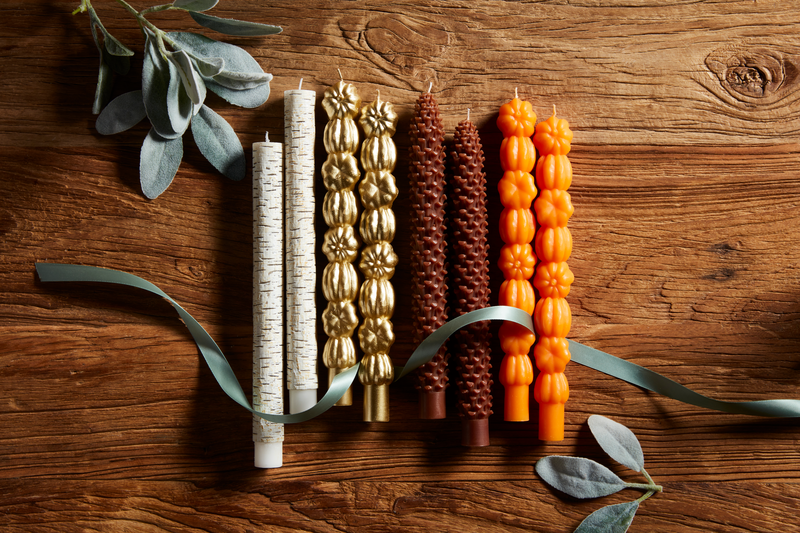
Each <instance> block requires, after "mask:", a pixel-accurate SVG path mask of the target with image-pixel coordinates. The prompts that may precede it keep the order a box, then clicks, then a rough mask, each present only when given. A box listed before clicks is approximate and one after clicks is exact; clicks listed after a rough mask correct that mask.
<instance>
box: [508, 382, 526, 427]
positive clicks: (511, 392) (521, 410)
mask: <svg viewBox="0 0 800 533" xmlns="http://www.w3.org/2000/svg"><path fill="white" fill-rule="evenodd" d="M505 391H506V400H505V409H504V413H503V417H504V420H505V421H506V422H527V421H528V420H530V414H529V412H528V399H529V387H528V386H527V385H506V388H505Z"/></svg>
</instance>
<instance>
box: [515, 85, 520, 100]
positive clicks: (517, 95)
mask: <svg viewBox="0 0 800 533" xmlns="http://www.w3.org/2000/svg"><path fill="white" fill-rule="evenodd" d="M514 98H519V93H518V92H517V88H516V87H514Z"/></svg>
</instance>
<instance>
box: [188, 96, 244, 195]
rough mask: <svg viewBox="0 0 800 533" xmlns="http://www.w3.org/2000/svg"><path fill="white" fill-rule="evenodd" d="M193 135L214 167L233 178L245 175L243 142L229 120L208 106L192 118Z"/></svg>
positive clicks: (238, 178)
mask: <svg viewBox="0 0 800 533" xmlns="http://www.w3.org/2000/svg"><path fill="white" fill-rule="evenodd" d="M192 135H193V136H194V142H195V143H196V144H197V147H198V148H199V149H200V152H201V153H202V154H203V155H204V156H205V158H206V159H208V162H209V163H211V164H212V165H213V166H214V168H216V169H217V170H219V171H220V172H221V173H222V174H224V175H225V176H227V177H228V178H230V179H232V180H237V181H238V180H241V179H242V178H244V176H245V169H246V166H245V157H244V149H243V148H242V143H241V142H240V141H239V137H237V136H236V132H234V131H233V128H232V127H231V126H230V124H228V122H227V121H226V120H225V119H224V118H222V117H221V116H219V115H218V114H217V113H215V112H214V111H213V110H212V109H211V108H209V107H208V106H203V107H201V108H200V112H199V113H197V116H196V117H194V120H192Z"/></svg>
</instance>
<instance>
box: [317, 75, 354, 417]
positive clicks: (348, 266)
mask: <svg viewBox="0 0 800 533" xmlns="http://www.w3.org/2000/svg"><path fill="white" fill-rule="evenodd" d="M322 107H323V108H324V109H325V112H326V113H327V114H328V124H327V125H326V126H325V134H324V137H323V138H324V142H325V150H326V151H327V152H328V158H327V159H326V160H325V163H324V164H323V165H322V181H323V183H324V184H325V188H326V189H327V192H326V193H325V199H324V200H323V203H322V215H323V217H324V218H325V223H326V224H327V225H328V228H329V229H328V231H326V232H325V240H324V242H323V244H322V252H323V253H324V254H325V256H326V257H327V258H328V264H327V265H326V266H325V270H324V271H323V273H322V292H323V294H324V295H325V298H326V299H327V300H328V306H327V308H326V309H325V311H324V312H323V313H322V325H323V328H324V330H325V334H326V335H327V336H328V340H327V341H326V342H325V348H324V349H323V352H322V360H323V362H324V363H325V366H326V367H328V385H329V386H330V383H331V381H333V378H334V377H336V375H337V374H340V373H341V372H343V371H344V370H346V369H348V368H350V367H351V366H353V365H354V364H356V349H355V345H354V344H353V339H352V336H353V332H354V331H355V329H356V327H357V326H358V316H357V315H356V308H355V305H354V304H353V300H355V298H356V294H357V293H358V276H357V274H356V269H355V267H353V261H354V260H355V259H356V257H357V256H358V240H357V239H356V235H355V231H354V229H353V225H354V224H355V223H356V222H357V221H358V208H357V203H356V196H355V193H354V192H353V189H354V188H355V186H356V183H358V180H359V178H360V177H361V174H360V172H359V170H358V161H356V158H355V157H354V156H353V154H354V153H355V152H356V150H358V128H357V127H356V123H355V121H354V120H353V119H354V118H355V116H356V115H358V112H359V110H360V108H361V98H360V97H359V96H358V91H356V88H355V86H354V85H352V84H350V83H345V82H344V80H341V81H339V82H338V83H336V84H335V85H333V86H332V87H329V88H328V89H327V90H326V91H325V96H324V98H323V99H322ZM352 403H353V394H352V389H347V392H346V393H345V395H344V396H342V398H341V399H340V400H339V401H338V402H337V403H336V405H351V404H352Z"/></svg>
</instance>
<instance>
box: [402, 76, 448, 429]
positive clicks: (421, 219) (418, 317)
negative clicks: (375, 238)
mask: <svg viewBox="0 0 800 533" xmlns="http://www.w3.org/2000/svg"><path fill="white" fill-rule="evenodd" d="M409 137H410V140H411V146H410V147H409V172H408V177H409V184H410V195H411V203H410V207H411V208H410V210H409V214H410V219H411V316H412V317H413V320H412V329H411V333H412V339H413V341H414V344H415V345H418V344H419V343H421V342H422V341H423V340H424V339H425V338H426V337H427V336H428V335H430V334H431V333H433V332H434V331H435V330H437V329H438V328H440V327H441V326H443V325H444V324H445V322H447V315H448V306H447V270H448V265H447V239H446V227H445V208H446V196H445V192H444V186H445V150H444V126H443V125H442V119H441V117H440V115H439V105H438V104H437V103H436V100H435V99H434V98H433V95H432V94H431V93H430V90H429V91H428V92H426V93H424V94H421V95H420V96H419V99H418V100H417V103H416V105H415V106H414V115H413V117H412V118H411V126H410V129H409ZM448 359H449V353H448V351H447V345H446V344H444V345H442V347H441V348H440V349H439V351H438V352H437V353H436V354H435V355H434V357H433V359H432V360H431V361H430V362H428V363H426V364H424V365H422V366H421V367H420V368H419V369H418V370H417V372H416V377H417V379H416V382H415V386H416V387H417V389H418V390H419V416H420V418H424V419H438V418H445V388H446V387H447V361H448Z"/></svg>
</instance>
